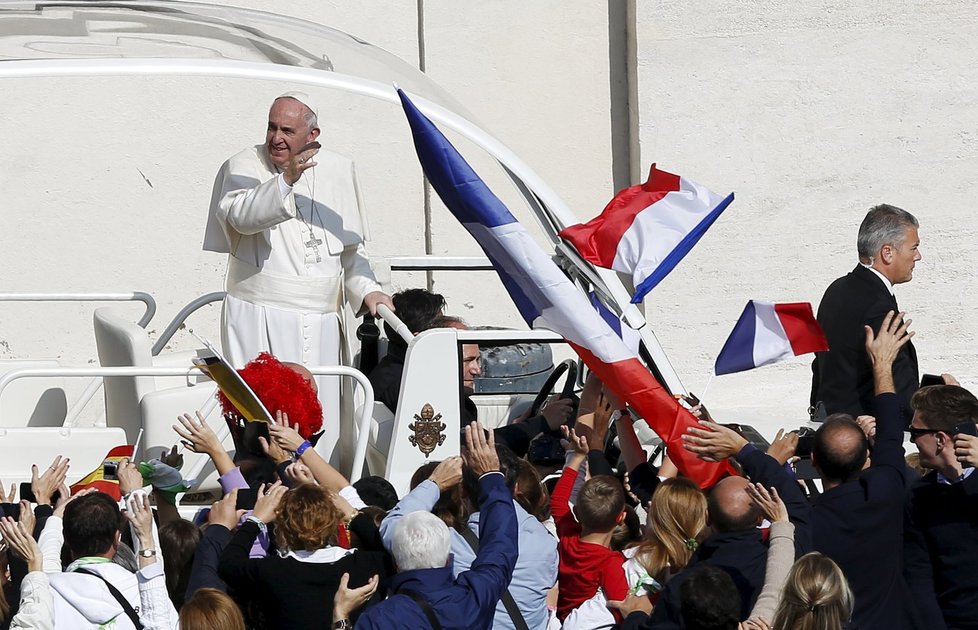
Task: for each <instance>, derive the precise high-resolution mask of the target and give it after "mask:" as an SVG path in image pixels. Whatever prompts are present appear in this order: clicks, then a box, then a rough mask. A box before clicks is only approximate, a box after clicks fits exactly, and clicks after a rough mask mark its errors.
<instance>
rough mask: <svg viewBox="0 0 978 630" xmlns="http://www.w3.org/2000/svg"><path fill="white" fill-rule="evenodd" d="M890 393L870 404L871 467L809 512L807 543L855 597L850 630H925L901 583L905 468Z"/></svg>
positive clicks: (900, 431)
mask: <svg viewBox="0 0 978 630" xmlns="http://www.w3.org/2000/svg"><path fill="white" fill-rule="evenodd" d="M897 402H898V401H897V397H896V394H890V393H886V394H880V395H879V396H878V397H877V400H876V409H877V412H878V415H877V418H876V443H875V446H874V447H873V455H872V466H871V467H870V468H869V469H868V470H866V471H864V472H863V473H862V475H860V477H859V479H858V480H855V481H850V482H848V483H844V484H842V485H839V486H836V487H834V488H832V489H831V490H827V491H825V492H824V493H823V494H821V495H820V496H819V497H818V498H817V499H815V503H814V506H813V508H812V540H813V543H814V545H813V547H814V549H815V551H820V552H822V553H823V554H825V555H826V556H828V557H829V558H831V559H832V560H834V561H835V562H836V564H838V565H839V567H840V568H841V569H842V572H843V573H845V574H846V578H847V579H848V580H849V586H850V587H852V592H853V595H854V596H855V602H856V606H855V610H853V614H852V622H853V625H854V626H855V627H856V628H887V629H891V630H900V629H903V628H915V627H921V628H925V627H927V626H926V625H922V624H920V623H919V621H918V622H915V621H914V616H915V614H916V610H915V609H914V608H913V604H914V599H915V598H914V596H913V594H912V593H911V592H910V590H909V588H908V587H907V583H906V581H905V580H904V578H903V554H902V553H901V552H900V551H901V548H902V546H903V503H904V497H905V495H906V475H907V467H906V463H905V462H904V459H903V422H902V419H901V418H900V415H899V409H898V407H897Z"/></svg>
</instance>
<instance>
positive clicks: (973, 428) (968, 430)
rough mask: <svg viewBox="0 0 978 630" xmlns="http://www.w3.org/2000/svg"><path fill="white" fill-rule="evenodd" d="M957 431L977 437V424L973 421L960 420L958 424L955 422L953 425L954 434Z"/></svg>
mask: <svg viewBox="0 0 978 630" xmlns="http://www.w3.org/2000/svg"><path fill="white" fill-rule="evenodd" d="M959 433H964V434H965V435H974V436H976V437H978V425H975V423H974V422H962V423H960V424H956V425H954V435H957V434H959Z"/></svg>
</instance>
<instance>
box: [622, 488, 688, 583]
mask: <svg viewBox="0 0 978 630" xmlns="http://www.w3.org/2000/svg"><path fill="white" fill-rule="evenodd" d="M704 527H706V496H704V495H703V492H702V491H701V490H700V489H699V486H697V485H696V484H695V483H693V482H692V481H690V480H689V479H684V478H674V479H666V480H665V481H663V482H662V483H661V484H659V487H658V488H656V490H655V494H653V495H652V501H651V502H650V503H649V512H648V518H647V520H646V523H645V537H644V539H643V540H642V542H640V543H639V544H638V545H637V546H636V547H634V549H635V554H634V556H633V557H634V560H635V562H636V563H637V564H638V565H639V566H640V567H641V568H642V569H644V571H645V573H646V574H647V575H648V576H649V577H650V578H652V579H654V580H655V581H656V582H658V584H659V588H661V587H662V585H665V583H666V581H667V580H668V579H669V578H670V577H672V575H673V574H674V573H676V572H677V571H679V570H680V569H682V568H684V567H685V566H686V564H687V563H689V559H690V557H692V555H693V552H694V551H696V548H697V547H698V546H699V538H698V536H699V535H700V533H701V532H702V531H703V528H704Z"/></svg>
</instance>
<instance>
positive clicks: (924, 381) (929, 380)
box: [920, 374, 944, 387]
mask: <svg viewBox="0 0 978 630" xmlns="http://www.w3.org/2000/svg"><path fill="white" fill-rule="evenodd" d="M943 384H944V378H943V377H941V376H938V375H937V374H924V375H923V376H921V377H920V386H921V387H929V386H931V385H943Z"/></svg>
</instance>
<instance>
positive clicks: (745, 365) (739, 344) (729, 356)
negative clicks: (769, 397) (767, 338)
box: [713, 300, 757, 376]
mask: <svg viewBox="0 0 978 630" xmlns="http://www.w3.org/2000/svg"><path fill="white" fill-rule="evenodd" d="M756 325H757V314H756V312H755V310H754V301H753V300H751V301H749V302H747V306H746V307H744V312H743V313H742V314H741V316H740V319H738V320H737V325H736V326H734V329H733V332H731V333H730V336H729V337H727V342H726V343H724V344H723V349H722V350H720V354H719V355H718V356H717V361H716V365H715V366H714V368H713V373H714V374H716V375H717V376H720V375H721V374H732V373H734V372H743V371H744V370H751V369H753V368H754V367H755V365H754V332H755V326H756Z"/></svg>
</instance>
